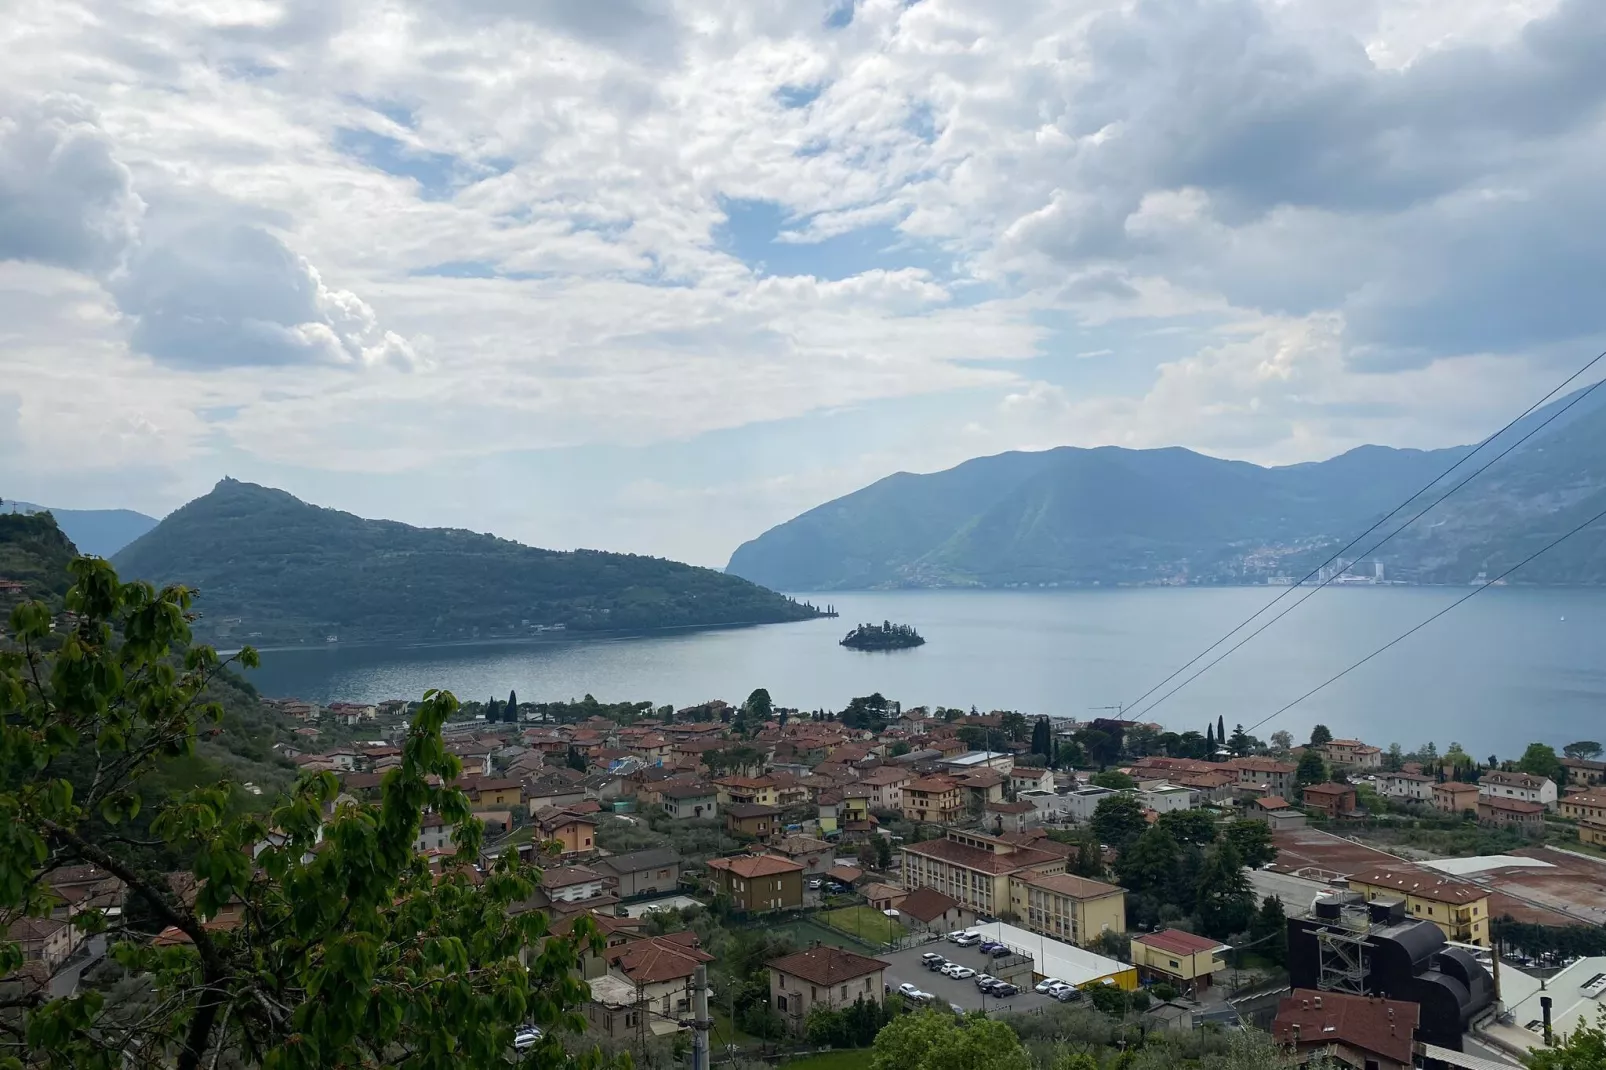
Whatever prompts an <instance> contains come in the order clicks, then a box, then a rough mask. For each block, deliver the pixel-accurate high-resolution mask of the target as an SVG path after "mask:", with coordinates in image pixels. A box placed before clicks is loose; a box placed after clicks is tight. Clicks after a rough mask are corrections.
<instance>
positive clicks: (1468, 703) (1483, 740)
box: [253, 587, 1606, 756]
mask: <svg viewBox="0 0 1606 1070" xmlns="http://www.w3.org/2000/svg"><path fill="white" fill-rule="evenodd" d="M1466 592H1467V588H1433V587H1376V588H1370V587H1360V588H1328V589H1325V590H1322V591H1320V592H1318V593H1317V594H1316V595H1315V596H1314V597H1312V598H1311V599H1310V600H1309V601H1308V602H1306V603H1305V604H1304V605H1302V606H1300V607H1299V608H1298V609H1296V610H1294V611H1293V612H1292V613H1290V614H1289V615H1288V616H1287V617H1285V618H1283V619H1282V620H1281V621H1279V622H1278V623H1276V624H1274V625H1272V626H1271V627H1270V628H1269V629H1267V631H1266V632H1265V633H1264V634H1262V635H1261V636H1259V637H1258V638H1256V639H1255V640H1253V641H1251V642H1250V643H1249V644H1248V645H1246V646H1245V647H1243V649H1241V650H1239V651H1238V652H1236V653H1234V654H1232V655H1231V656H1230V657H1228V658H1227V659H1226V660H1225V661H1223V662H1222V663H1221V664H1219V665H1217V666H1216V667H1215V668H1213V669H1211V670H1210V671H1208V672H1206V673H1205V674H1204V675H1203V676H1201V677H1200V678H1199V679H1198V680H1196V681H1195V682H1193V683H1192V684H1190V685H1188V686H1187V687H1186V688H1184V689H1183V690H1181V691H1179V692H1178V693H1176V694H1175V695H1173V696H1172V697H1170V698H1169V699H1166V700H1165V701H1163V702H1161V703H1160V704H1159V705H1158V706H1157V707H1156V708H1155V709H1154V710H1153V712H1152V713H1143V710H1144V706H1142V705H1140V706H1139V707H1138V710H1139V712H1140V715H1142V716H1143V717H1144V719H1150V720H1156V721H1159V722H1161V723H1163V724H1166V725H1167V726H1169V727H1172V728H1174V729H1176V730H1179V731H1181V730H1185V729H1188V728H1193V729H1196V730H1199V731H1203V730H1204V728H1205V725H1206V723H1207V722H1208V723H1212V724H1213V723H1214V722H1215V719H1216V717H1217V716H1218V715H1220V716H1221V717H1223V718H1225V720H1226V723H1227V726H1228V728H1229V729H1230V728H1231V727H1232V725H1234V724H1236V723H1242V724H1244V725H1245V726H1248V725H1252V724H1254V723H1255V722H1256V721H1259V720H1261V719H1262V718H1263V717H1266V716H1267V715H1269V714H1271V713H1273V712H1274V711H1275V710H1277V709H1278V708H1279V707H1281V706H1282V705H1284V704H1285V703H1287V702H1289V701H1290V700H1292V699H1294V698H1297V697H1298V696H1299V695H1300V694H1302V693H1303V692H1305V691H1307V690H1309V689H1310V688H1312V687H1314V686H1315V685H1317V684H1319V683H1321V682H1322V681H1323V680H1325V679H1327V678H1328V677H1329V676H1331V675H1333V674H1334V673H1336V672H1338V671H1339V670H1341V669H1343V668H1344V667H1345V666H1347V665H1349V664H1350V663H1352V662H1353V661H1355V660H1357V659H1358V658H1360V657H1362V656H1364V655H1365V654H1367V653H1369V652H1370V651H1372V650H1373V649H1375V648H1376V647H1378V646H1380V645H1382V644H1383V643H1384V642H1386V641H1387V640H1389V639H1391V638H1393V637H1394V636H1396V635H1398V634H1400V633H1401V632H1403V631H1405V630H1406V629H1407V628H1409V627H1411V626H1412V625H1413V624H1416V623H1417V622H1418V621H1421V620H1422V619H1424V618H1426V617H1428V616H1430V615H1432V614H1433V613H1434V612H1435V611H1437V610H1438V609H1440V608H1442V607H1443V606H1445V605H1446V604H1447V603H1449V602H1451V601H1453V600H1455V599H1456V598H1459V597H1461V596H1462V595H1464V594H1465V593H1466ZM1278 593H1280V589H1276V588H1199V589H1188V588H1172V589H1165V588H1144V589H1132V590H1110V591H1031V592H1023V591H885V592H880V591H866V592H851V593H833V594H828V595H807V596H806V597H810V598H812V599H813V600H814V601H815V602H816V603H821V604H823V603H826V602H830V603H833V604H834V605H835V606H836V607H837V609H838V610H839V611H840V612H841V614H842V617H841V619H840V620H819V621H809V622H805V623H797V624H776V625H766V626H762V627H754V628H740V629H731V630H726V631H713V632H699V633H694V634H670V635H664V636H653V637H646V638H639V639H621V640H611V641H592V642H561V643H542V644H522V645H483V646H455V647H428V648H360V647H340V646H333V647H318V648H316V649H307V650H289V651H272V652H268V653H264V654H263V655H262V667H261V669H260V670H258V671H257V672H255V673H254V674H253V679H254V681H255V683H256V685H257V686H258V687H259V688H260V689H261V690H262V692H263V693H264V694H266V695H270V696H292V695H293V696H297V697H300V698H305V699H312V700H315V701H320V702H330V701H334V700H337V699H346V700H350V701H378V700H380V699H385V698H400V697H417V696H418V695H420V694H421V693H422V692H423V691H424V690H425V689H426V688H429V687H445V688H449V689H451V690H452V691H454V692H455V693H456V694H457V695H458V696H459V697H460V698H474V699H484V698H489V697H491V696H496V697H499V698H505V697H506V696H507V693H508V691H509V690H510V689H517V691H518V694H519V698H520V699H523V700H526V701H529V700H534V701H543V700H555V699H569V698H579V697H580V696H582V695H584V694H585V693H587V692H590V693H591V694H593V695H595V696H596V697H597V698H598V699H600V700H603V701H622V700H644V699H650V700H652V701H653V702H655V703H659V704H662V703H673V704H675V705H676V706H683V705H689V704H691V703H694V702H701V701H704V700H707V699H712V698H723V699H726V700H727V701H730V702H740V701H741V700H742V699H743V698H745V697H746V695H747V694H748V692H750V691H751V690H752V689H753V688H755V687H766V688H768V689H769V691H770V693H771V695H772V696H773V697H774V699H775V702H776V703H777V704H778V705H787V706H798V707H801V708H804V709H814V708H821V707H823V708H828V709H840V708H841V707H842V706H844V705H845V704H846V703H847V702H848V700H849V699H850V698H852V697H853V696H854V695H865V694H869V693H871V692H873V691H880V692H882V693H883V694H885V695H887V696H888V697H889V698H895V699H898V700H900V701H902V702H903V703H904V704H905V705H918V704H926V705H947V706H961V707H967V708H968V707H969V706H971V705H973V704H974V705H976V706H979V707H980V708H981V709H983V710H988V709H1018V710H1021V711H1023V712H1027V713H1047V714H1053V715H1060V716H1075V717H1081V718H1087V717H1092V716H1097V715H1098V714H1095V713H1094V712H1093V710H1094V709H1095V708H1097V707H1103V706H1113V705H1115V704H1116V703H1130V702H1132V701H1133V700H1134V699H1136V698H1137V697H1138V696H1139V695H1141V694H1142V693H1143V692H1145V691H1147V690H1148V689H1149V688H1150V687H1151V686H1152V685H1153V684H1155V683H1158V682H1159V681H1160V680H1161V679H1162V678H1164V677H1165V676H1166V675H1167V674H1169V673H1170V672H1171V671H1172V670H1173V669H1175V668H1177V667H1178V666H1179V665H1181V664H1182V663H1183V662H1185V661H1187V660H1188V659H1189V658H1191V657H1193V656H1194V655H1195V654H1197V653H1199V652H1200V651H1201V650H1202V649H1203V648H1204V647H1206V646H1208V645H1209V644H1210V643H1211V642H1213V641H1214V640H1215V639H1216V638H1217V637H1218V636H1219V635H1221V634H1222V633H1223V632H1225V631H1226V630H1227V629H1228V628H1230V627H1232V626H1233V625H1234V624H1237V623H1238V622H1239V621H1240V620H1242V619H1243V618H1245V617H1247V616H1248V615H1249V614H1250V613H1252V612H1254V611H1255V610H1256V609H1257V608H1259V607H1260V606H1262V605H1264V604H1265V603H1266V602H1268V601H1269V600H1270V599H1271V598H1273V597H1274V596H1275V595H1276V594H1278ZM1303 593H1304V592H1303V591H1302V592H1299V593H1296V594H1291V595H1289V597H1288V598H1287V599H1285V600H1284V601H1283V602H1282V603H1281V604H1280V605H1279V606H1278V609H1279V610H1280V609H1282V608H1283V607H1284V606H1286V605H1288V604H1289V603H1290V602H1292V601H1293V600H1294V599H1295V598H1298V597H1300V595H1301V594H1303ZM884 619H886V620H893V621H898V622H903V623H909V624H913V625H914V626H915V627H916V628H918V629H919V630H920V632H921V634H922V635H924V636H925V637H926V639H927V642H926V645H925V646H923V647H918V648H916V649H913V650H903V651H895V652H890V653H874V654H871V653H860V652H856V651H850V650H847V649H844V648H842V647H840V646H838V645H837V641H838V640H839V639H840V638H841V637H842V635H843V634H845V633H846V631H847V630H848V628H849V627H850V626H851V625H852V624H853V623H854V622H856V621H877V622H879V621H881V620H884ZM1263 619H1264V618H1263ZM1222 649H1225V648H1224V647H1223V648H1222ZM1216 653H1219V650H1218V651H1217V652H1216ZM1213 656H1215V655H1214V654H1212V657H1213ZM1206 660H1207V661H1208V660H1209V659H1206ZM1200 664H1203V662H1201V663H1200ZM1192 671H1193V670H1189V672H1190V673H1191V672H1192ZM1187 675H1188V674H1187V673H1184V674H1183V675H1182V676H1179V677H1178V678H1177V681H1180V680H1182V679H1185V678H1186V676H1187ZM1177 681H1173V684H1175V683H1176V682H1177ZM1165 690H1166V688H1162V689H1161V690H1160V691H1157V692H1156V693H1155V696H1152V697H1151V698H1150V699H1149V700H1148V701H1150V702H1152V701H1153V700H1154V698H1155V697H1158V696H1159V695H1161V694H1163V693H1164V692H1165ZM1316 722H1322V723H1325V724H1327V725H1328V726H1329V727H1330V728H1332V730H1333V732H1334V733H1335V734H1337V735H1340V736H1358V737H1360V738H1363V739H1366V740H1368V741H1369V742H1373V743H1376V744H1378V745H1380V746H1386V745H1387V744H1389V743H1391V742H1398V743H1400V744H1402V745H1403V746H1404V747H1405V748H1406V749H1407V750H1411V749H1413V748H1415V747H1416V746H1418V745H1420V744H1422V743H1425V742H1427V741H1429V740H1431V741H1433V742H1435V743H1437V744H1438V746H1439V748H1440V750H1443V749H1444V747H1445V746H1446V745H1447V744H1449V743H1450V742H1451V741H1452V740H1454V741H1458V742H1460V743H1461V744H1462V745H1463V746H1465V747H1466V748H1467V749H1468V750H1469V751H1471V752H1472V753H1474V754H1477V755H1480V756H1482V755H1488V754H1489V753H1491V752H1494V751H1498V752H1499V753H1501V754H1502V755H1509V754H1513V753H1516V752H1520V750H1521V748H1522V747H1523V746H1524V745H1526V744H1527V743H1529V742H1531V741H1534V740H1542V741H1544V742H1547V743H1551V744H1554V745H1556V746H1558V747H1559V746H1560V745H1561V744H1563V743H1568V742H1571V741H1573V740H1576V739H1580V738H1584V739H1606V591H1597V590H1521V589H1510V588H1505V589H1500V588H1496V589H1491V590H1489V591H1486V592H1484V593H1483V594H1480V595H1478V596H1477V597H1476V598H1473V599H1472V600H1470V601H1469V602H1467V603H1466V604H1465V605H1463V606H1461V607H1459V608H1458V609H1456V610H1454V611H1453V612H1451V613H1448V614H1446V615H1445V616H1444V617H1442V618H1441V619H1439V620H1437V621H1435V622H1434V623H1433V624H1430V625H1429V626H1428V627H1426V628H1424V629H1423V630H1422V631H1420V632H1418V633H1417V634H1416V635H1413V636H1412V637H1410V638H1409V639H1406V640H1405V641H1404V642H1402V643H1400V644H1399V645H1398V646H1396V647H1394V648H1393V649H1392V650H1390V651H1388V652H1386V653H1384V654H1382V655H1380V656H1378V657H1376V658H1374V659H1373V660H1372V661H1370V662H1368V663H1367V664H1366V665H1364V666H1362V667H1361V668H1359V669H1357V670H1355V671H1354V672H1352V673H1350V674H1349V675H1348V676H1346V677H1345V678H1344V679H1342V680H1340V681H1339V682H1338V683H1336V684H1333V685H1332V686H1330V687H1328V688H1327V689H1326V690H1324V691H1322V692H1320V693H1318V694H1317V695H1315V696H1314V697H1312V698H1310V699H1307V700H1306V701H1305V702H1303V703H1301V704H1300V705H1298V706H1296V707H1294V708H1293V709H1291V710H1289V711H1288V712H1287V713H1285V714H1283V715H1281V716H1280V717H1278V718H1277V719H1276V720H1275V721H1272V722H1271V723H1269V724H1267V725H1265V726H1264V727H1263V728H1261V729H1259V730H1258V731H1257V732H1256V734H1257V735H1260V736H1261V737H1262V738H1265V737H1266V736H1268V735H1269V734H1270V733H1271V732H1272V731H1274V730H1276V729H1277V728H1286V729H1288V730H1289V731H1290V732H1292V733H1293V734H1294V735H1295V737H1296V738H1304V736H1305V735H1306V734H1307V733H1308V732H1309V730H1310V727H1311V725H1312V724H1315V723H1316Z"/></svg>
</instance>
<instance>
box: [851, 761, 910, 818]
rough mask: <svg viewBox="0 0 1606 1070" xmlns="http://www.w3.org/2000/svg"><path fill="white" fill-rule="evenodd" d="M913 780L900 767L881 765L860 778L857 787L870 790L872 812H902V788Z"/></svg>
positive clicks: (907, 771)
mask: <svg viewBox="0 0 1606 1070" xmlns="http://www.w3.org/2000/svg"><path fill="white" fill-rule="evenodd" d="M914 779H915V775H914V774H913V773H911V772H910V771H909V770H907V769H904V768H902V767H901V766H895V765H883V766H881V767H880V768H879V769H872V770H870V771H869V772H868V773H866V774H864V776H862V777H860V778H859V785H860V786H861V787H866V788H869V789H870V808H871V809H872V810H902V809H903V787H904V785H905V784H908V783H909V782H910V781H911V780H914Z"/></svg>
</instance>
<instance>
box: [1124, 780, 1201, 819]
mask: <svg viewBox="0 0 1606 1070" xmlns="http://www.w3.org/2000/svg"><path fill="white" fill-rule="evenodd" d="M1137 798H1138V802H1140V803H1142V804H1143V808H1144V809H1146V810H1153V811H1154V812H1155V813H1157V814H1169V813H1171V812H1172V811H1174V810H1191V809H1193V799H1194V793H1193V789H1191V788H1187V787H1183V786H1181V785H1177V784H1164V783H1162V784H1154V785H1151V786H1150V787H1148V788H1145V789H1143V790H1141V791H1139V792H1137Z"/></svg>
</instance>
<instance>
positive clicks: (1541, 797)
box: [1478, 769, 1556, 810]
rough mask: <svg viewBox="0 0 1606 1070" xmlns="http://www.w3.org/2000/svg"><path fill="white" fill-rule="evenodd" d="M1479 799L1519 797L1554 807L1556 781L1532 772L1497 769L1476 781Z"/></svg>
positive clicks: (1549, 807)
mask: <svg viewBox="0 0 1606 1070" xmlns="http://www.w3.org/2000/svg"><path fill="white" fill-rule="evenodd" d="M1478 797H1479V798H1480V799H1521V800H1522V801H1523V802H1534V803H1539V804H1540V805H1541V806H1543V807H1545V808H1546V809H1549V810H1554V809H1555V808H1556V782H1555V781H1554V780H1551V779H1550V778H1549V777H1543V776H1535V775H1534V774H1532V773H1506V772H1502V771H1500V770H1498V769H1496V770H1494V771H1492V772H1488V773H1485V774H1483V777H1482V778H1481V779H1480V780H1479V781H1478Z"/></svg>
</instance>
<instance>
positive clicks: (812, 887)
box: [809, 877, 825, 892]
mask: <svg viewBox="0 0 1606 1070" xmlns="http://www.w3.org/2000/svg"><path fill="white" fill-rule="evenodd" d="M824 884H825V882H824V881H822V880H820V878H818V877H815V878H814V879H813V880H811V881H809V891H811V892H817V891H819V890H820V888H821V887H822V886H823V885H824Z"/></svg>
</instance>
